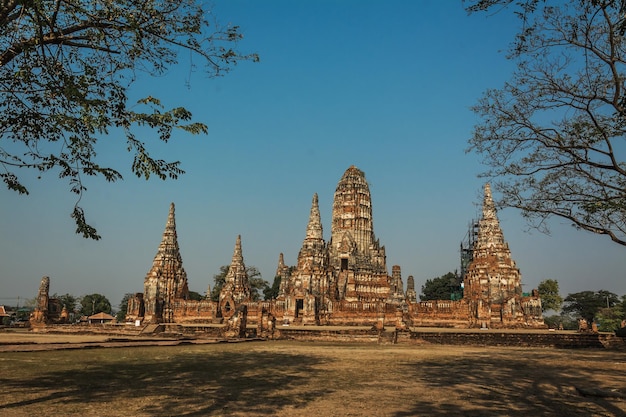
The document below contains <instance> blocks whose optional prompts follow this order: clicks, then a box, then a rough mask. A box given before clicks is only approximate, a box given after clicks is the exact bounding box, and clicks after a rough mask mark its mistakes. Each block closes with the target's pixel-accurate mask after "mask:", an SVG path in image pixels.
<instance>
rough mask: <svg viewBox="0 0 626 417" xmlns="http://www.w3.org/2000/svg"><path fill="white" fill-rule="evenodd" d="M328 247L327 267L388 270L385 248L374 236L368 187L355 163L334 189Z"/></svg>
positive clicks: (340, 269)
mask: <svg viewBox="0 0 626 417" xmlns="http://www.w3.org/2000/svg"><path fill="white" fill-rule="evenodd" d="M329 250H330V266H331V267H333V268H334V269H335V270H337V271H345V270H355V271H356V270H358V271H363V272H370V273H385V274H386V273H387V267H386V265H385V263H386V259H385V248H384V247H382V248H381V247H380V243H379V242H378V241H377V240H376V237H375V235H374V219H373V216H372V197H371V194H370V189H369V186H368V185H367V181H366V180H365V174H364V173H363V171H361V170H360V169H358V168H357V167H355V166H354V165H352V166H351V167H350V168H348V169H347V170H346V172H345V173H344V174H343V176H342V177H341V180H339V183H338V184H337V188H336V190H335V197H334V200H333V213H332V225H331V237H330V243H329Z"/></svg>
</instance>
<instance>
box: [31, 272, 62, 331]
mask: <svg viewBox="0 0 626 417" xmlns="http://www.w3.org/2000/svg"><path fill="white" fill-rule="evenodd" d="M36 300H37V305H36V306H35V309H34V310H33V312H32V313H31V315H30V319H29V322H30V326H31V327H42V326H46V325H48V324H60V323H67V320H68V316H69V313H68V311H67V309H65V308H64V307H63V305H62V303H61V301H60V300H59V299H57V298H50V277H47V276H44V277H43V278H41V283H40V284H39V291H38V292H37V299H36Z"/></svg>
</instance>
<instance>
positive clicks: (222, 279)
mask: <svg viewBox="0 0 626 417" xmlns="http://www.w3.org/2000/svg"><path fill="white" fill-rule="evenodd" d="M229 269H230V265H222V266H220V272H219V273H218V274H215V275H213V282H214V285H213V289H212V290H211V300H213V301H219V299H220V292H221V291H222V287H223V286H224V284H225V283H226V275H228V270H229Z"/></svg>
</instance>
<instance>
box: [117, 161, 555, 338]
mask: <svg viewBox="0 0 626 417" xmlns="http://www.w3.org/2000/svg"><path fill="white" fill-rule="evenodd" d="M464 256H465V258H464V261H465V268H464V276H463V286H464V293H463V296H462V298H460V299H457V300H438V301H427V302H418V301H417V294H416V291H415V283H414V279H413V276H409V277H408V280H407V289H406V291H405V290H404V285H403V281H402V273H401V268H400V266H398V265H394V266H392V268H391V272H392V273H391V275H389V273H388V269H387V264H386V253H385V247H384V246H381V244H380V242H379V241H378V239H377V238H376V236H375V234H374V222H373V216H372V199H371V194H370V190H369V185H368V183H367V181H366V179H365V174H364V173H363V172H362V171H361V170H359V169H358V168H356V167H354V166H351V167H350V168H348V169H347V170H346V171H345V173H344V174H343V176H342V177H341V179H340V181H339V183H338V184H337V188H336V190H335V195H334V200H333V210H332V223H331V233H330V240H329V241H325V240H324V236H323V228H322V223H321V217H320V210H319V204H318V197H317V194H314V195H313V200H312V203H311V211H310V214H309V221H308V224H307V227H306V233H305V237H304V240H303V242H302V247H301V249H300V252H299V253H298V259H297V264H296V265H295V266H293V267H290V266H287V265H286V264H285V261H284V257H283V255H282V254H280V255H279V261H278V267H277V270H276V276H279V277H281V283H280V289H279V294H278V296H277V298H276V299H274V300H269V301H256V302H255V301H252V298H251V290H250V285H249V282H248V277H247V275H246V268H245V264H244V257H243V251H242V243H241V236H238V237H237V240H236V243H235V250H234V253H233V258H232V261H231V265H230V268H229V272H228V275H227V277H226V282H225V284H224V286H223V287H222V289H221V292H220V295H219V301H218V302H213V301H210V300H208V299H207V300H202V301H193V300H189V299H188V298H189V297H188V296H189V291H188V288H187V274H186V273H185V270H184V268H183V265H182V257H181V255H180V251H179V248H178V242H177V236H176V223H175V217H174V204H173V203H172V205H171V206H170V212H169V215H168V219H167V223H166V226H165V231H164V233H163V238H162V241H161V244H160V245H159V248H158V250H157V254H156V256H155V258H154V261H153V264H152V268H151V269H150V271H149V272H148V274H147V275H146V278H145V280H144V292H143V293H138V294H136V296H135V297H134V298H133V299H131V300H130V301H129V306H128V316H127V319H128V320H138V321H143V322H153V323H160V322H169V323H184V322H196V323H202V322H222V321H224V320H229V319H230V320H231V321H232V320H234V319H235V318H237V320H238V321H240V320H241V319H240V318H239V314H240V312H242V311H245V312H246V316H247V322H248V323H250V324H259V323H266V324H267V323H270V324H271V323H279V324H292V325H296V324H301V325H367V326H376V327H378V328H381V327H384V326H395V327H396V328H407V327H408V326H445V327H492V328H506V327H543V319H542V317H541V301H540V299H539V297H538V296H537V294H536V292H534V293H533V294H532V295H524V294H523V293H522V290H521V275H520V272H519V269H518V268H517V266H516V265H515V262H514V261H513V260H512V259H511V253H510V250H509V247H508V244H507V243H506V242H505V240H504V236H503V233H502V230H501V228H500V224H499V221H498V218H497V215H496V210H495V206H494V204H493V199H492V196H491V190H490V188H489V185H486V186H485V197H484V202H483V215H482V219H481V220H480V221H479V222H478V224H477V228H476V236H475V240H473V241H472V246H471V247H470V248H468V250H466V251H465V252H464ZM236 312H237V314H235V313H236ZM245 320H246V318H244V322H245Z"/></svg>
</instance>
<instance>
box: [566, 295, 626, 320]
mask: <svg viewBox="0 0 626 417" xmlns="http://www.w3.org/2000/svg"><path fill="white" fill-rule="evenodd" d="M617 303H619V298H618V297H617V295H615V294H614V293H612V292H609V291H606V290H600V291H595V292H594V291H582V292H577V293H574V294H568V295H567V297H565V300H564V301H563V312H564V313H567V314H575V315H577V316H578V317H582V318H584V319H585V320H587V322H588V323H591V322H593V321H594V319H595V317H596V315H597V314H598V313H599V312H600V311H601V309H603V308H608V309H610V308H611V307H614V306H615V305H616V304H617Z"/></svg>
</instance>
